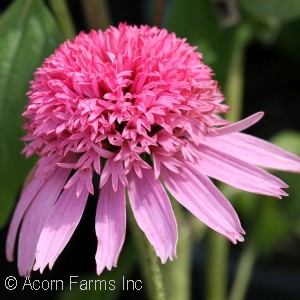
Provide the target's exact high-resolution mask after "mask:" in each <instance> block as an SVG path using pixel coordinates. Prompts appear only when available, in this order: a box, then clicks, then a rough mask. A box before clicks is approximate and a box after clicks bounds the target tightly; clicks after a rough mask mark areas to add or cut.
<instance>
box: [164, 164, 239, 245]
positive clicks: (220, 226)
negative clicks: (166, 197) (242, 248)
mask: <svg viewBox="0 0 300 300" xmlns="http://www.w3.org/2000/svg"><path fill="white" fill-rule="evenodd" d="M161 177H162V179H163V181H164V183H165V185H166V187H167V189H168V190H169V191H170V193H171V194H172V195H173V196H174V197H175V198H176V200H177V201H178V202H179V203H181V204H182V205H183V206H184V207H185V208H187V209H188V210H189V211H190V212H191V213H192V214H194V215H195V216H196V217H197V218H198V219H200V220H201V221H202V222H204V223H205V224H206V225H208V226H209V227H211V228H212V229H214V230H216V231H218V232H219V233H221V234H223V235H224V236H226V237H227V238H228V239H230V240H231V241H232V242H233V243H236V240H239V241H243V236H242V235H241V233H244V231H243V229H242V227H241V224H240V221H239V218H238V216H237V214H236V212H235V211H234V209H233V207H232V206H231V204H230V203H229V201H228V200H227V199H226V198H225V197H224V196H223V195H222V194H221V192H220V191H219V190H218V189H217V188H216V187H215V186H214V184H213V183H212V182H211V181H210V180H209V179H208V178H207V177H206V176H205V175H203V174H202V173H201V172H199V171H198V170H197V169H196V168H195V167H193V166H192V165H191V164H189V163H187V164H186V167H185V168H182V169H181V170H180V173H179V174H177V173H174V172H171V171H169V170H168V169H167V168H165V167H162V170H161Z"/></svg>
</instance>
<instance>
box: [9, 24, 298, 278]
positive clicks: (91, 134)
mask: <svg viewBox="0 0 300 300" xmlns="http://www.w3.org/2000/svg"><path fill="white" fill-rule="evenodd" d="M201 58H202V55H201V54H200V53H198V52H195V47H191V46H190V45H189V44H187V43H186V41H185V40H182V39H179V38H176V36H175V34H173V33H172V34H170V33H168V32H167V31H166V30H164V29H163V30H159V29H157V28H155V27H154V28H151V27H148V26H142V27H140V28H139V27H136V26H127V25H125V24H121V25H119V27H118V28H115V27H110V28H109V29H108V30H106V31H105V32H102V31H99V32H95V31H91V32H90V33H89V34H85V33H80V34H79V36H77V37H76V39H75V40H74V41H73V42H70V41H67V42H65V43H64V44H62V45H61V46H60V48H59V49H58V50H57V51H56V52H55V54H53V55H52V56H50V57H49V58H48V59H46V61H45V62H44V64H43V66H42V67H41V68H39V69H38V70H37V72H36V73H35V79H34V80H33V81H32V82H31V90H30V92H29V93H28V95H29V98H30V101H29V104H28V106H27V107H26V111H25V112H24V114H23V116H24V119H25V129H26V130H27V131H28V134H27V135H26V136H25V137H24V141H26V143H27V145H26V147H25V149H24V153H25V154H26V156H27V157H28V156H30V155H32V154H34V153H36V154H38V155H39V156H40V159H39V161H38V163H37V165H36V167H35V169H34V171H33V172H32V174H31V176H30V178H29V179H28V180H27V185H26V186H25V187H24V189H23V191H22V194H21V197H20V200H19V203H18V205H17V208H16V210H15V213H14V216H13V219H12V222H11V225H10V229H9V234H8V240H7V258H8V259H9V260H13V252H14V244H15V240H16V235H17V232H18V229H19V227H21V228H20V234H19V247H18V268H19V272H20V274H21V275H24V276H25V275H27V274H29V273H30V272H31V270H32V269H33V270H38V269H40V271H41V272H43V270H44V269H45V268H46V266H47V265H49V268H50V269H51V268H52V267H53V264H54V263H55V261H56V259H57V257H58V256H59V254H60V253H61V251H62V250H63V249H64V247H65V246H66V244H67V243H68V241H69V240H70V238H71V236H72V234H73V232H74V230H75V229H76V227H77V225H78V223H79V221H80V219H81V216H82V214H83V211H84V208H85V205H86V201H87V198H88V195H89V194H93V193H94V188H97V189H100V196H99V200H98V207H97V212H96V235H97V238H98V249H97V253H96V263H97V273H98V274H100V273H101V272H102V271H103V269H104V268H105V267H106V268H107V269H109V270H110V269H111V268H112V267H113V266H116V264H117V260H118V256H119V253H120V251H121V249H122V246H123V243H124V239H125V226H126V211H125V202H126V201H125V192H126V191H127V192H128V196H129V202H130V206H131V209H132V211H133V214H134V217H135V219H136V221H137V224H138V226H139V227H140V228H141V230H142V231H143V232H144V233H145V235H146V236H147V238H148V239H149V241H150V243H151V244H152V245H153V247H154V249H155V251H156V253H157V255H158V256H159V257H160V258H161V261H162V262H163V263H164V262H166V260H167V259H168V258H170V259H171V260H172V259H173V258H175V257H176V243H177V225H176V220H175V218H174V214H173V211H172V207H171V203H170V200H169V198H168V196H167V193H166V189H167V190H168V191H169V192H170V193H171V194H172V195H173V196H174V197H175V198H176V199H177V201H178V202H179V203H181V204H182V205H183V206H184V207H186V208H187V209H188V210H189V211H190V212H191V213H192V214H194V215H195V216H196V217H197V218H199V219H200V220H201V221H202V222H204V223H205V224H207V225H208V226H209V227H211V228H212V229H214V230H216V231H218V232H219V233H221V234H223V235H224V236H226V237H227V238H228V239H230V240H231V241H232V242H234V243H235V242H236V241H237V240H239V241H242V240H243V236H242V234H243V233H244V231H243V229H242V227H241V225H240V221H239V219H238V216H237V214H236V213H235V211H234V209H233V207H232V206H231V204H230V203H229V202H228V200H227V199H226V198H225V197H224V196H223V195H222V194H221V193H220V191H219V190H218V189H217V188H216V187H215V186H214V184H213V183H212V182H211V180H210V179H209V177H212V178H215V179H218V180H220V181H223V182H225V183H227V184H229V185H232V186H234V187H236V188H239V189H242V190H246V191H249V192H253V193H258V194H263V195H270V196H275V197H278V198H280V197H281V196H285V195H287V194H286V193H285V192H284V191H283V190H282V188H286V187H287V185H286V184H285V183H284V182H282V181H281V180H280V179H278V178H276V177H275V176H273V175H271V174H269V173H267V172H266V171H264V170H262V169H261V168H259V167H257V166H261V167H267V168H273V169H278V170H287V171H294V172H299V171H300V159H299V157H297V156H295V155H293V154H290V153H288V152H286V151H284V150H282V149H280V148H278V147H276V146H274V145H272V144H270V143H268V142H266V141H263V140H261V139H258V138H255V137H253V136H250V135H247V134H243V133H240V132H239V131H242V130H244V129H246V128H247V127H249V126H251V125H253V124H254V123H256V122H257V121H258V120H259V119H260V118H261V117H262V115H263V113H257V114H254V115H252V116H250V117H248V118H246V119H244V120H242V121H240V122H237V123H233V124H228V122H226V121H225V120H223V119H222V118H221V117H220V116H219V113H225V112H226V111H227V110H228V107H227V106H226V105H224V104H222V101H223V100H224V97H223V95H222V94H221V92H220V91H219V89H218V87H217V82H216V81H214V80H212V71H211V69H210V68H209V67H207V66H206V65H204V64H203V63H202V61H201ZM94 176H98V178H99V177H100V183H99V186H98V185H97V186H93V182H92V179H93V177H94ZM21 222H22V224H21ZM20 224H21V225H20Z"/></svg>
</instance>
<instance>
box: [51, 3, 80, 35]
mask: <svg viewBox="0 0 300 300" xmlns="http://www.w3.org/2000/svg"><path fill="white" fill-rule="evenodd" d="M49 3H50V6H51V8H52V10H53V12H54V15H55V17H56V19H57V22H58V24H59V26H60V28H61V30H62V32H63V34H64V37H65V38H73V37H74V36H75V34H76V30H75V28H74V25H73V21H72V17H71V15H70V13H69V10H68V5H67V3H66V0H50V1H49Z"/></svg>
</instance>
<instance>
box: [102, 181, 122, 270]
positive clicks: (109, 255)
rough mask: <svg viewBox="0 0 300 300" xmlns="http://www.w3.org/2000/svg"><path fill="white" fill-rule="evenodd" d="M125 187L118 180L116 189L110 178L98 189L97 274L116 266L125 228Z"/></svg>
mask: <svg viewBox="0 0 300 300" xmlns="http://www.w3.org/2000/svg"><path fill="white" fill-rule="evenodd" d="M125 207H126V200H125V187H124V186H123V185H122V184H121V182H120V181H119V184H118V187H117V189H116V191H114V189H113V186H112V180H111V178H110V179H108V180H107V181H106V183H105V184H104V186H103V187H102V189H101V190H100V196H99V200H98V205H97V212H96V234H97V238H98V247H97V253H96V263H97V274H98V275H100V274H101V273H102V271H103V269H104V268H105V267H106V268H107V269H108V270H111V268H112V267H116V265H117V261H118V257H119V254H120V252H121V249H122V246H123V243H124V240H125V230H126V209H125Z"/></svg>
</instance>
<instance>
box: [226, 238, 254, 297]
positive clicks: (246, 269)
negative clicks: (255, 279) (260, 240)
mask: <svg viewBox="0 0 300 300" xmlns="http://www.w3.org/2000/svg"><path fill="white" fill-rule="evenodd" d="M256 256H257V251H256V248H255V246H254V245H253V243H252V244H251V243H249V244H247V245H246V248H245V250H244V252H243V253H242V256H241V258H240V262H239V265H238V269H237V272H236V277H235V280H234V282H233V286H232V290H231V293H230V296H229V300H243V299H245V295H246V292H247V288H248V286H249V282H250V279H251V274H252V270H253V267H254V263H255V259H256Z"/></svg>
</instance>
